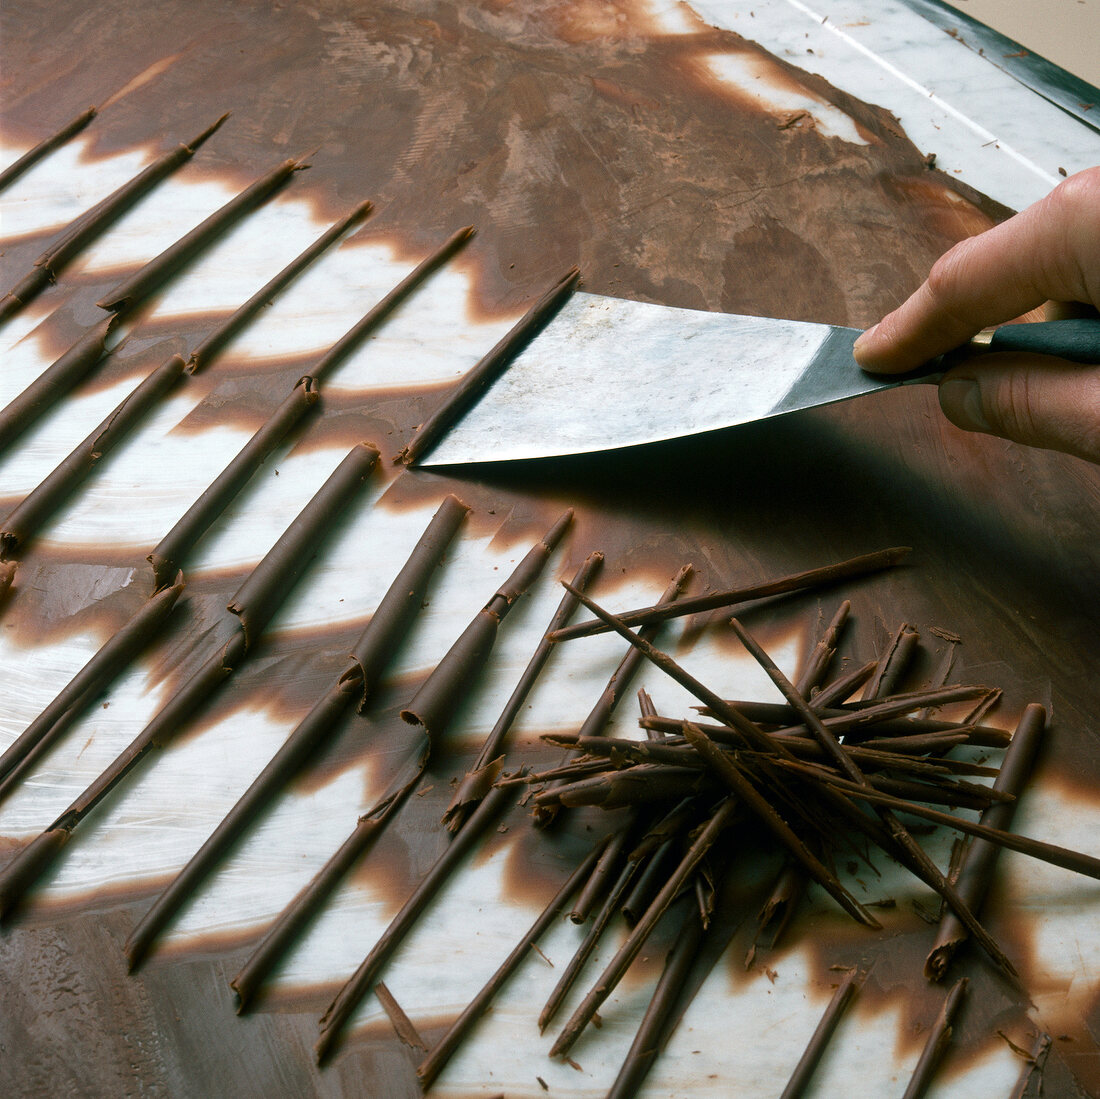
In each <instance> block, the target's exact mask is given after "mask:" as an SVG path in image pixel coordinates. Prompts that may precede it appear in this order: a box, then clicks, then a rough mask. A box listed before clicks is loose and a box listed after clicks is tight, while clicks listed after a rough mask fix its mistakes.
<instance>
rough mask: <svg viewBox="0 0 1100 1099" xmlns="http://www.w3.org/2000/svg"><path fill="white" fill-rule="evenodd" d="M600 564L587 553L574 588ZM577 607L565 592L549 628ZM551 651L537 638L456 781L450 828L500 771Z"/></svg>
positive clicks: (595, 556)
mask: <svg viewBox="0 0 1100 1099" xmlns="http://www.w3.org/2000/svg"><path fill="white" fill-rule="evenodd" d="M602 564H603V554H602V553H592V554H589V556H588V557H587V558H586V559H585V561H584V563H583V564H582V565H581V567H580V568H579V569H578V570H577V573H576V575H575V576H574V577H573V585H574V587H577V588H580V589H581V590H583V589H584V588H586V587H587V586H588V583H589V581H590V580H591V579H592V577H593V575H594V574H595V573H596V571H597V570H598V569H599V568H600V566H601V565H602ZM576 607H577V599H576V598H575V597H574V596H572V595H570V594H569V593H568V592H566V594H565V596H564V598H563V599H562V601H561V603H559V604H558V609H557V610H556V611H555V612H554V616H553V617H552V618H551V620H550V629H555V628H557V627H558V626H561V625H564V624H565V623H566V622H568V621H569V617H570V615H572V613H573V612H574V610H576ZM552 650H553V645H552V643H551V642H549V641H547V640H546V638H545V637H542V638H540V640H539V643H538V645H537V646H536V647H535V651H534V653H533V654H532V655H531V659H530V660H529V661H528V663H527V667H526V668H525V669H524V670H523V674H522V675H521V676H520V678H519V682H518V683H517V684H516V686H515V689H514V690H513V691H512V694H511V695H510V697H509V698H508V701H507V702H506V703H505V704H504V709H503V710H501V713H500V717H498V718H497V720H496V724H495V725H494V726H493V728H492V729H491V730H490V732H489V735H488V736H487V737H486V738H485V743H484V744H483V745H482V747H481V751H480V752H479V753H478V757H477V759H476V760H475V761H474V765H473V767H471V768H470V770H469V771H468V772H467V773H466V774H465V775H464V776H463V777H462V780H461V781H460V782H459V784H458V787H457V788H456V790H455V792H454V796H453V797H452V798H451V803H450V805H449V806H447V811H446V812H445V813H444V814H443V823H444V824H445V825H446V826H447V828H448V829H449V830H450V831H452V832H457V831H458V829H459V828H461V827H462V825H463V823H464V822H465V821H466V819H467V817H468V816H469V815H470V813H471V812H472V811H473V807H474V806H475V805H476V804H477V803H478V802H479V801H481V799H482V798H484V797H485V795H486V794H487V793H488V792H489V787H490V786H492V784H493V783H494V782H496V780H497V777H498V775H499V774H500V765H501V762H502V760H501V758H498V757H499V753H500V750H501V747H502V746H503V744H504V738H505V737H506V736H507V735H508V730H509V729H511V727H512V722H514V721H515V719H516V717H517V716H518V714H519V711H520V710H521V709H522V707H523V703H524V702H525V701H526V699H527V695H528V694H529V693H530V691H531V688H532V687H534V685H535V680H536V679H537V678H538V676H539V673H540V672H541V671H542V669H543V666H544V665H545V664H546V661H547V660H548V659H549V657H550V653H551V651H552Z"/></svg>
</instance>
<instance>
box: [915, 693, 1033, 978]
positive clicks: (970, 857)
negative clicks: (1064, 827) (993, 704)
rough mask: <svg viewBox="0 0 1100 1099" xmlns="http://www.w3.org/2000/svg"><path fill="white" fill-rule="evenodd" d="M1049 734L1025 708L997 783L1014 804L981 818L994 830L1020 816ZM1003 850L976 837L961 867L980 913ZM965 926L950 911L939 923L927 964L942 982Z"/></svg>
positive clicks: (962, 884) (962, 885)
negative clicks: (1021, 803) (1022, 799)
mask: <svg viewBox="0 0 1100 1099" xmlns="http://www.w3.org/2000/svg"><path fill="white" fill-rule="evenodd" d="M1045 730H1046V712H1045V711H1044V710H1043V708H1042V707H1041V706H1037V705H1034V704H1032V705H1031V706H1028V707H1027V709H1026V710H1024V712H1023V715H1022V716H1021V718H1020V721H1019V723H1018V724H1017V726H1016V731H1015V732H1014V733H1013V735H1012V740H1011V741H1010V742H1009V745H1008V748H1007V749H1006V750H1005V754H1004V759H1003V760H1002V761H1001V770H1000V773H999V774H998V775H997V778H996V779H995V780H994V782H993V789H994V790H999V791H1002V792H1004V793H1008V794H1011V795H1013V801H1011V802H1008V803H1000V804H996V805H991V806H990V807H989V808H988V809H986V810H985V812H983V813H982V815H981V818H980V820H981V823H982V824H983V825H986V826H987V827H990V828H997V829H999V830H1001V831H1007V829H1008V828H1009V826H1010V825H1011V824H1012V816H1013V813H1014V812H1015V808H1016V805H1015V799H1016V798H1018V797H1019V795H1020V794H1022V793H1023V791H1024V788H1025V787H1026V785H1027V782H1028V779H1029V778H1030V777H1031V772H1032V769H1033V766H1034V763H1035V758H1036V756H1037V754H1038V751H1039V746H1040V744H1041V742H1042V739H1043V735H1044V733H1045ZM999 854H1000V848H999V847H997V846H996V845H995V844H992V843H989V842H988V841H984V840H980V839H976V840H974V841H973V842H972V843H971V844H970V847H969V849H968V850H967V852H966V855H965V857H964V858H963V862H962V865H961V866H960V868H959V876H958V881H957V882H956V888H957V889H958V890H959V894H960V895H961V896H962V897H964V898H965V899H966V901H967V903H968V904H970V905H971V906H972V907H973V908H974V909H975V911H980V910H981V907H982V902H983V901H984V900H985V896H986V894H987V893H988V892H989V887H990V885H991V884H992V881H993V875H994V873H995V871H996V867H997V856H998V855H999ZM966 938H967V934H966V928H965V927H963V926H962V925H961V924H960V923H959V921H958V919H957V917H955V916H954V915H953V914H952V913H949V912H945V913H944V916H943V918H942V919H941V920H940V927H939V932H938V933H937V935H936V941H935V943H934V944H933V946H932V949H931V951H930V952H929V954H928V957H927V958H926V959H925V963H924V975H925V976H926V977H927V978H928V979H929V980H933V981H940V980H943V978H944V976H945V975H946V974H947V970H948V968H949V967H950V965H951V960H952V958H953V957H954V955H955V953H956V951H957V950H958V949H959V947H960V946H962V944H963V943H964V942H965V941H966Z"/></svg>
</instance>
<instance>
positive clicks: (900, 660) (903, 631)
mask: <svg viewBox="0 0 1100 1099" xmlns="http://www.w3.org/2000/svg"><path fill="white" fill-rule="evenodd" d="M919 641H920V634H919V633H917V631H916V630H914V629H913V627H912V626H910V625H909V624H908V623H906V622H903V623H902V624H901V625H900V626H899V627H898V628H897V630H896V631H895V632H894V636H893V637H891V638H890V642H889V644H888V645H887V646H886V653H885V654H884V655H883V657H882V658H881V659H880V660H879V662H878V667H877V668H876V670H875V674H874V675H873V676H872V677H871V681H870V682H869V683H868V684H867V687H866V688H865V690H864V692H863V697H864V699H865V700H866V699H872V698H884V697H886V696H887V695H891V694H893V693H894V692H895V690H896V689H897V685H898V683H899V682H900V681H901V678H902V676H903V675H905V672H906V670H907V669H908V667H909V665H910V664H911V663H912V660H913V655H914V654H915V653H916V651H917V643H918V642H919Z"/></svg>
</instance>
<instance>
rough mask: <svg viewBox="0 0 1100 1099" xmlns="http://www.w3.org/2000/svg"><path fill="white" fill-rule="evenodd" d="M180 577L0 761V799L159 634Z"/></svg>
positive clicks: (177, 593) (117, 636)
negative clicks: (58, 734) (22, 773)
mask: <svg viewBox="0 0 1100 1099" xmlns="http://www.w3.org/2000/svg"><path fill="white" fill-rule="evenodd" d="M183 586H184V585H183V574H182V573H180V574H179V575H178V576H177V577H176V582H175V584H173V585H172V586H171V587H170V588H162V589H161V590H160V591H158V592H156V593H155V594H154V595H152V596H151V597H150V598H149V599H147V600H146V602H145V603H144V604H143V606H142V607H141V609H140V610H139V611H138V612H137V613H136V614H135V615H134V616H133V618H131V619H130V621H129V622H127V623H126V625H125V626H123V627H122V628H121V629H120V630H118V632H117V633H115V634H114V635H113V636H112V637H111V639H110V640H109V641H107V642H106V643H105V644H104V645H103V647H102V648H100V649H99V651H98V652H97V653H96V654H95V655H94V656H93V657H92V658H91V659H90V660H89V661H88V663H87V664H85V665H84V667H83V668H81V669H80V671H78V672H77V673H76V675H74V676H73V678H72V679H70V680H69V682H68V683H67V684H66V685H65V686H64V687H63V688H62V689H61V690H60V692H59V693H58V694H57V695H56V697H55V698H54V699H53V701H52V702H50V703H49V704H48V705H47V706H46V708H45V709H44V710H43V711H42V712H41V713H40V714H39V715H38V717H36V718H35V719H34V721H32V722H31V723H30V725H28V726H27V728H26V729H24V730H23V732H22V733H21V734H20V735H19V736H18V737H16V739H15V740H14V741H12V743H11V744H10V745H8V747H7V749H6V750H5V751H4V754H3V755H0V799H3V798H4V797H6V796H7V793H8V791H9V789H11V788H13V787H14V785H15V784H16V783H17V782H18V780H19V776H20V773H21V772H22V771H23V770H24V769H25V767H26V766H27V765H29V763H30V762H31V761H32V760H34V759H36V758H37V757H38V755H39V753H40V752H42V751H44V750H45V749H46V748H47V747H48V746H49V745H50V744H52V743H53V741H54V736H55V735H57V733H58V732H59V731H62V730H64V729H65V728H66V727H67V722H66V723H63V722H62V718H64V717H66V716H68V717H70V718H71V717H72V716H74V714H75V713H76V712H78V711H79V710H80V709H82V708H83V707H85V706H87V705H88V703H90V702H91V700H92V699H93V698H94V697H95V696H96V695H98V694H100V693H101V692H102V691H103V690H104V689H105V688H106V687H107V686H108V684H110V683H111V682H112V681H113V680H114V678H115V677H116V676H117V675H118V674H119V672H121V671H122V669H123V668H125V667H126V666H127V665H128V664H129V663H130V661H131V660H133V659H134V657H135V656H137V654H138V653H139V652H141V650H142V649H143V648H144V647H145V645H146V643H147V642H148V640H149V639H150V638H151V637H152V636H153V635H154V634H155V633H156V632H157V630H159V629H160V626H161V624H162V623H163V622H164V620H165V619H166V618H167V617H168V615H169V613H170V612H171V610H172V608H173V607H174V606H175V605H176V600H177V599H178V598H179V596H180V593H181V592H182V591H183Z"/></svg>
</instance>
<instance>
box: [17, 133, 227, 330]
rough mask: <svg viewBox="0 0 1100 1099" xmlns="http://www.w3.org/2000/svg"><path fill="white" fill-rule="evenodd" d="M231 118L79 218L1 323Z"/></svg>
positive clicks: (30, 275) (26, 281)
mask: <svg viewBox="0 0 1100 1099" xmlns="http://www.w3.org/2000/svg"><path fill="white" fill-rule="evenodd" d="M228 117H229V115H228V114H223V115H222V116H221V118H219V119H218V120H217V122H215V123H214V124H213V125H212V126H208V127H207V128H206V129H205V130H203V132H202V133H201V134H199V135H198V137H196V138H194V139H193V140H192V141H190V142H187V143H186V144H182V145H177V146H176V147H175V148H174V149H172V150H171V151H170V152H168V153H165V154H164V156H161V157H158V158H157V159H156V160H154V161H153V163H152V164H150V165H149V166H148V167H146V168H145V169H143V170H142V171H141V172H139V173H138V175H136V176H135V177H134V178H133V179H131V180H130V181H129V182H128V183H124V184H123V185H122V186H121V187H119V188H118V189H117V190H115V191H114V192H112V193H111V194H109V195H108V196H107V197H106V198H104V199H102V200H101V201H99V202H97V203H96V204H95V205H94V206H93V207H92V208H91V209H90V210H85V211H84V213H83V214H80V215H79V216H78V217H76V218H75V219H74V220H73V221H72V222H71V224H70V225H69V226H68V227H67V228H66V229H65V230H64V231H63V232H62V233H61V234H60V235H59V236H57V237H55V238H54V240H52V241H51V242H50V244H49V246H48V247H47V248H46V250H45V251H44V252H43V253H42V254H41V255H40V256H39V257H38V259H36V260H35V261H34V265H33V266H32V267H31V269H30V271H28V272H27V274H26V275H24V277H23V278H22V279H20V280H19V282H17V283H16V284H15V286H13V287H12V288H11V290H9V291H8V293H7V295H6V296H5V297H4V298H3V300H0V320H2V319H3V318H4V317H7V316H10V315H11V314H12V313H14V312H17V311H18V310H19V309H21V308H22V307H23V306H24V305H26V304H27V302H29V301H31V300H32V299H33V298H34V297H35V296H36V295H37V294H39V293H40V292H41V291H42V290H43V289H44V288H45V287H46V286H48V285H49V284H50V283H52V282H55V281H56V280H57V276H58V275H59V274H60V273H61V271H62V269H63V268H64V267H65V266H66V265H67V264H68V263H70V262H71V261H72V260H73V259H75V257H76V256H77V255H79V253H80V252H81V251H82V250H83V249H84V248H86V247H87V246H88V245H89V244H91V242H92V241H93V240H95V239H96V238H97V237H99V236H100V235H102V234H103V233H105V232H106V231H107V230H108V229H109V228H110V227H111V226H112V225H113V224H114V223H115V222H116V221H118V219H119V218H120V217H122V215H123V214H124V213H126V211H127V210H129V209H130V208H131V207H132V206H133V205H134V203H136V202H137V201H138V199H140V198H141V197H142V196H143V195H145V194H146V193H147V192H148V191H150V190H152V188H153V187H155V186H156V185H157V184H158V183H160V181H161V180H162V179H165V178H166V177H167V176H169V175H171V174H172V172H174V171H175V170H176V169H177V168H179V167H180V166H181V165H183V164H186V163H187V162H188V161H189V160H190V159H191V157H193V156H194V155H195V152H196V151H197V150H198V149H199V148H200V146H201V145H202V144H203V142H205V141H206V140H207V139H208V138H209V137H211V136H212V135H213V134H214V133H215V132H217V130H218V129H219V128H220V127H221V125H222V123H223V122H224V121H225V120H226V119H227V118H228Z"/></svg>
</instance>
